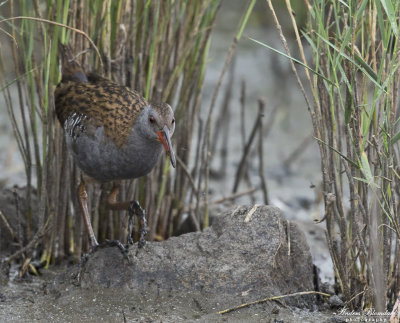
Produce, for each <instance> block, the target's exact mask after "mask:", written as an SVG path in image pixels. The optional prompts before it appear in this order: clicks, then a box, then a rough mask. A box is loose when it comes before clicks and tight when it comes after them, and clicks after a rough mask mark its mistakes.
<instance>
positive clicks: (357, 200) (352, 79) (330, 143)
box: [265, 0, 400, 312]
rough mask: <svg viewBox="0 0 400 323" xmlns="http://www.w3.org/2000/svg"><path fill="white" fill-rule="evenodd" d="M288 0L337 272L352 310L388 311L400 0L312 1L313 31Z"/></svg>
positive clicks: (394, 237) (395, 287)
mask: <svg viewBox="0 0 400 323" xmlns="http://www.w3.org/2000/svg"><path fill="white" fill-rule="evenodd" d="M267 2H268V3H269V7H270V9H271V10H272V11H273V12H274V11H275V10H274V7H273V4H272V2H271V1H269V0H268V1H267ZM286 4H287V8H288V14H289V15H290V16H291V18H292V22H293V28H294V30H295V31H296V35H297V39H296V41H297V45H298V47H297V49H296V52H297V53H299V54H300V57H301V59H298V58H297V60H296V59H295V58H294V57H293V54H292V53H291V52H290V51H289V49H288V47H286V51H285V53H281V54H282V55H284V56H286V57H288V58H289V62H290V64H291V65H292V68H293V70H294V71H295V74H296V77H297V80H298V84H299V86H300V87H301V89H302V90H303V94H304V97H305V101H306V104H307V106H308V109H309V111H310V116H311V118H312V122H313V129H314V136H315V137H316V139H317V142H318V144H319V149H320V156H321V174H322V180H323V188H322V191H323V194H324V202H325V214H324V216H323V218H322V219H321V221H323V222H325V224H326V237H327V242H328V246H329V251H330V255H331V258H332V261H333V266H334V272H335V278H336V281H337V284H338V286H339V288H340V291H341V292H342V293H343V294H344V296H345V299H346V301H347V302H348V303H347V305H348V306H349V307H351V308H359V307H360V306H362V307H364V308H371V307H374V308H375V309H376V310H377V311H382V312H383V311H385V309H386V304H388V303H387V301H388V302H389V303H393V301H394V300H395V299H396V297H397V296H396V295H397V293H398V292H399V290H400V283H399V279H398V264H399V263H400V254H399V252H398V250H400V249H399V247H400V245H399V241H400V240H399V238H400V230H399V228H400V227H399V212H398V205H399V199H400V191H399V190H398V187H399V184H400V182H399V179H400V178H399V176H398V173H399V172H398V169H399V160H398V158H399V146H398V143H397V141H398V140H399V138H400V135H399V126H398V121H399V117H398V113H397V110H398V109H397V107H398V94H399V93H398V90H399V77H400V73H399V61H400V48H399V42H398V37H397V35H398V17H399V8H400V1H397V0H394V1H367V0H363V1H348V2H347V1H329V0H315V1H310V6H309V7H308V24H307V27H306V29H305V30H303V31H301V30H299V28H298V26H297V25H296V22H295V19H294V17H293V12H292V9H291V5H290V1H286ZM275 24H276V26H277V27H278V26H279V19H276V20H275ZM278 31H279V32H280V36H281V39H282V41H283V42H284V43H285V42H286V38H285V37H284V35H283V34H282V33H281V31H280V29H279V28H278ZM300 37H302V39H300ZM304 41H305V42H304ZM303 42H304V44H306V43H307V47H308V48H309V49H310V51H311V53H312V54H311V55H309V56H306V55H305V50H304V46H306V45H303ZM265 46H266V47H269V48H270V46H268V45H265ZM296 56H297V55H296ZM298 60H300V61H301V63H300V65H301V66H302V67H305V68H306V70H305V71H306V73H305V76H304V77H303V78H300V76H299V74H298V73H297V71H298V69H299V65H295V64H294V63H297V62H298ZM302 67H300V68H302ZM310 72H311V74H310ZM306 89H308V90H309V92H308V91H306ZM308 93H311V94H312V99H310V98H309V94H308Z"/></svg>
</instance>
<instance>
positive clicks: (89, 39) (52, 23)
mask: <svg viewBox="0 0 400 323" xmlns="http://www.w3.org/2000/svg"><path fill="white" fill-rule="evenodd" d="M19 19H25V20H33V21H39V22H44V23H46V24H50V25H55V26H58V27H63V28H66V29H69V30H72V31H73V32H75V33H78V34H80V35H82V36H84V37H85V38H86V39H87V40H88V41H89V43H90V45H91V46H92V47H93V48H94V50H95V51H96V54H97V56H98V59H99V61H100V64H101V66H103V61H102V59H101V55H100V52H99V49H98V48H97V46H96V45H95V44H94V43H93V41H92V39H91V38H90V37H89V36H88V35H87V34H86V33H85V32H84V31H82V30H79V29H76V28H73V27H70V26H67V25H64V24H62V23H59V22H55V21H51V20H47V19H43V18H35V17H25V16H18V17H11V18H6V19H2V20H0V23H2V22H6V21H12V20H19ZM13 39H14V37H13Z"/></svg>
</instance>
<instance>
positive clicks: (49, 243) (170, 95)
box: [0, 0, 220, 264]
mask: <svg viewBox="0 0 400 323" xmlns="http://www.w3.org/2000/svg"><path fill="white" fill-rule="evenodd" d="M219 3H220V1H219V0H205V1H185V0H178V1H172V0H166V1H134V0H132V1H73V0H71V1H9V2H7V3H3V4H2V6H1V7H0V10H1V16H2V17H0V20H3V19H6V18H13V20H7V21H5V20H3V21H2V22H1V25H0V28H1V30H0V32H3V33H6V34H7V35H8V38H9V43H10V46H11V51H12V58H11V60H12V63H13V64H14V67H13V70H14V72H15V78H14V79H11V80H10V79H5V78H4V76H1V77H0V82H1V85H0V87H1V89H2V92H3V95H4V97H5V100H6V103H7V109H8V112H9V115H10V120H11V122H12V124H13V128H14V134H15V137H16V139H17V142H18V146H19V149H20V152H21V155H22V157H23V160H24V164H25V171H26V178H27V187H28V190H27V200H28V204H29V205H30V210H32V208H33V206H32V205H31V203H32V202H31V201H32V195H33V194H37V196H38V200H39V205H38V209H39V215H38V218H33V217H32V212H31V211H29V210H28V212H27V214H25V215H24V216H26V221H27V224H28V231H27V232H29V236H28V237H27V238H28V241H29V243H28V244H27V245H25V246H24V247H23V248H22V249H21V250H20V251H18V252H17V253H16V254H14V255H13V256H11V257H10V258H9V261H11V260H12V259H15V258H16V257H19V256H23V257H29V256H30V255H31V254H32V250H33V249H35V247H37V246H38V245H39V243H40V246H41V248H39V249H38V250H40V251H41V254H42V256H41V259H42V261H45V262H46V264H49V263H54V262H56V261H58V260H63V259H65V258H66V257H69V256H72V257H73V259H79V257H80V256H81V254H82V252H85V251H86V250H87V247H88V241H87V233H86V232H85V230H84V226H83V221H82V217H81V215H80V212H79V207H78V203H77V198H76V186H77V183H78V181H79V177H80V171H79V169H77V168H76V167H75V166H74V164H73V162H72V160H71V158H70V157H69V155H68V153H67V151H66V146H65V141H64V139H63V131H62V129H61V127H60V125H59V124H58V121H56V119H55V113H54V97H53V91H54V88H55V86H56V85H57V83H58V82H59V81H60V69H59V60H58V53H57V52H58V45H57V44H58V43H59V42H62V43H69V44H70V45H71V46H72V48H73V51H74V53H75V54H76V55H77V58H78V59H79V60H80V62H81V64H82V66H83V67H84V69H85V70H87V71H96V72H97V73H99V74H102V75H105V76H106V77H108V78H110V79H113V80H114V81H117V82H118V83H121V84H124V85H126V86H128V87H130V88H132V89H136V90H138V91H139V92H141V93H142V94H143V95H144V96H145V97H146V98H147V99H149V100H152V101H165V102H168V103H170V104H171V105H172V106H173V108H174V110H175V116H176V120H177V124H176V130H175V133H176V135H175V136H174V138H173V144H174V146H175V149H176V155H177V160H178V167H177V168H176V170H171V169H170V166H169V163H168V161H166V159H165V157H163V160H162V162H160V163H159V165H158V166H157V167H156V168H155V169H154V170H153V171H152V173H151V174H150V175H148V176H147V177H145V178H142V179H139V180H134V181H124V182H123V185H122V188H121V192H120V196H119V199H120V200H129V199H137V200H139V202H140V203H141V204H142V205H143V206H144V208H145V209H146V211H147V213H148V216H149V218H148V223H149V224H150V227H149V234H148V236H147V239H149V240H154V239H165V238H168V237H169V236H171V235H173V234H175V233H176V232H177V231H178V230H179V226H180V223H181V217H182V215H183V213H184V212H183V211H184V206H185V203H187V201H188V198H189V194H192V199H193V200H196V199H201V196H202V190H203V189H204V179H202V180H201V182H200V185H199V186H198V187H195V186H193V183H194V181H195V179H196V176H198V175H196V172H194V171H193V170H192V169H189V168H188V165H189V161H190V160H191V159H194V154H195V153H196V151H193V149H192V147H191V142H192V139H193V137H194V136H199V138H198V139H197V140H198V141H201V138H202V137H204V133H205V132H204V129H202V131H199V132H198V133H194V131H193V130H194V129H195V124H196V122H198V115H199V111H200V109H201V92H202V86H203V79H204V73H205V66H206V62H207V53H208V48H209V43H210V34H211V31H212V28H213V25H214V21H215V17H216V14H217V12H218V8H219ZM21 16H22V18H18V17H21ZM33 19H35V20H33ZM56 24H58V25H56ZM91 42H93V44H91ZM9 60H10V58H7V57H4V56H3V55H2V53H1V52H0V63H1V65H2V67H3V70H4V67H5V65H9V64H11V63H10V61H9ZM2 74H3V73H2ZM3 75H4V74H3ZM11 87H15V88H16V89H17V97H12V96H11V91H10V89H11ZM110 189H111V187H110V184H102V185H100V184H94V185H92V186H91V187H90V188H89V192H88V193H89V202H90V205H89V209H90V212H91V215H92V223H93V227H94V230H95V232H96V234H97V236H98V237H99V239H100V240H104V239H119V240H121V241H126V235H127V232H126V227H127V216H126V214H125V212H116V211H115V212H114V211H110V210H108V209H107V208H106V207H105V197H106V195H107V194H106V193H107V192H108V191H109V190H110ZM189 212H191V214H190V215H189V216H190V219H191V221H192V227H193V228H194V229H195V228H197V229H199V228H201V225H200V223H204V220H203V219H204V214H205V213H204V209H201V208H199V209H197V210H193V209H190V211H189ZM196 212H197V213H196ZM33 221H35V222H36V223H37V227H38V230H33V229H32V228H33V227H36V226H33Z"/></svg>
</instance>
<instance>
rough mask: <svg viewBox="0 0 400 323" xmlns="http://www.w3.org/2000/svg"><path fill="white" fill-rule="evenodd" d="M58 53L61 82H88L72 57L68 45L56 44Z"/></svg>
mask: <svg viewBox="0 0 400 323" xmlns="http://www.w3.org/2000/svg"><path fill="white" fill-rule="evenodd" d="M58 53H59V55H60V57H61V63H62V70H61V73H62V80H61V82H68V81H73V82H85V83H87V82H88V78H87V76H86V74H85V72H84V70H83V68H82V67H81V65H80V64H79V63H78V62H77V61H76V60H75V58H74V56H73V55H72V49H71V46H69V45H64V44H61V43H58Z"/></svg>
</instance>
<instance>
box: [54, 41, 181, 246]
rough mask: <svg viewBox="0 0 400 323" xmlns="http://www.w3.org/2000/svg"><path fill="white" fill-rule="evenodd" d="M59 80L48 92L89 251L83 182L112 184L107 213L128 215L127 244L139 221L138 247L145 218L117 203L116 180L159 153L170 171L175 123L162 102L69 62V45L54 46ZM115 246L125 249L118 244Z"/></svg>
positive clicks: (136, 173)
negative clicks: (75, 180) (74, 175)
mask: <svg viewBox="0 0 400 323" xmlns="http://www.w3.org/2000/svg"><path fill="white" fill-rule="evenodd" d="M59 54H60V59H61V81H60V82H59V84H58V85H57V86H56V88H55V91H54V102H55V113H56V116H57V118H58V120H59V122H60V124H61V126H62V128H63V129H64V133H65V141H66V146H67V150H68V151H69V153H70V154H71V155H72V157H73V160H74V162H75V163H76V165H77V166H78V167H79V168H80V169H81V171H82V173H83V176H81V181H80V183H79V185H78V187H77V194H78V200H79V205H80V209H81V213H82V215H83V219H84V224H85V227H86V230H87V232H88V235H89V241H90V245H91V248H92V249H96V248H97V247H98V246H99V243H98V241H97V239H96V236H95V234H94V231H93V228H92V225H91V222H90V215H89V211H88V207H87V202H88V196H87V192H86V186H85V182H86V181H88V179H90V180H93V179H94V180H95V181H97V182H100V183H105V182H114V186H113V189H112V191H111V193H110V195H109V198H108V207H109V208H110V209H113V210H124V209H125V210H128V211H129V214H130V221H129V225H128V232H129V237H128V242H129V243H131V244H132V243H133V241H132V239H131V237H130V226H131V224H132V218H133V215H137V216H138V217H139V219H140V222H141V229H140V240H139V247H143V246H144V245H145V243H146V240H145V235H146V213H145V211H144V209H143V208H142V207H141V206H140V204H139V203H138V202H137V201H127V202H117V201H116V197H117V193H118V186H119V183H120V181H121V180H124V179H135V178H139V177H142V176H145V175H147V174H148V173H149V172H150V171H151V170H152V169H153V168H154V166H155V165H156V164H157V162H158V160H159V159H160V156H161V155H162V151H163V150H165V152H166V154H167V155H168V156H169V159H170V162H171V164H172V166H173V167H174V168H175V167H176V159H175V153H174V150H173V148H172V144H171V137H172V135H173V134H174V131H175V118H174V112H173V110H172V108H171V106H170V105H169V104H167V103H164V102H161V103H155V102H149V101H147V100H146V99H145V98H144V97H143V96H142V95H141V94H140V93H139V92H137V91H134V90H132V89H129V88H128V87H126V86H123V85H120V84H118V83H116V82H114V81H111V80H109V79H107V78H105V77H102V76H100V75H98V74H96V73H93V72H90V73H86V72H85V71H84V69H83V68H82V67H81V65H80V64H79V63H78V62H77V61H76V58H74V55H73V51H72V48H71V46H70V45H64V44H60V45H59ZM115 244H116V245H117V246H118V247H119V248H120V249H121V250H122V251H124V250H125V248H124V247H123V245H122V244H121V243H120V242H119V241H113V242H112V244H111V245H115Z"/></svg>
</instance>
